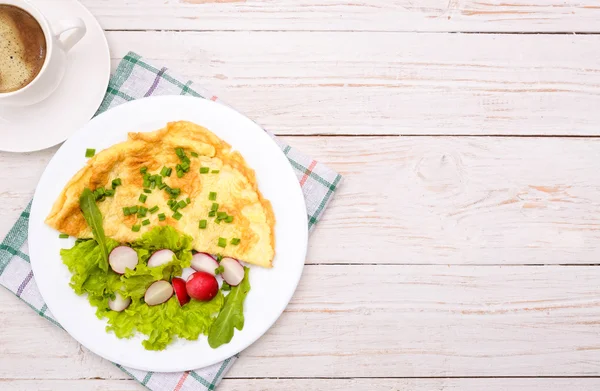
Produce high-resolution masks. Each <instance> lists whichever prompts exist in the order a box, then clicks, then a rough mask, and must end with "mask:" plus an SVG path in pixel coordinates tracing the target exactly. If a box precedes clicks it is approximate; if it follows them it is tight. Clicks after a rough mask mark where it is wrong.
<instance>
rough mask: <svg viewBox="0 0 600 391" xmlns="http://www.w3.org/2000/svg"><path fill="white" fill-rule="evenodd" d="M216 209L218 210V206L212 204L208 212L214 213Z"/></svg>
mask: <svg viewBox="0 0 600 391" xmlns="http://www.w3.org/2000/svg"><path fill="white" fill-rule="evenodd" d="M218 209H219V204H217V203H216V202H213V204H212V205H211V207H210V210H211V211H214V212H216V211H217V210H218Z"/></svg>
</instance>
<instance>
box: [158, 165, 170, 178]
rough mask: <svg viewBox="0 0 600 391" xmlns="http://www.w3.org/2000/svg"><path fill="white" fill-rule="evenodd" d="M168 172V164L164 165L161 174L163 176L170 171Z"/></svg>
mask: <svg viewBox="0 0 600 391" xmlns="http://www.w3.org/2000/svg"><path fill="white" fill-rule="evenodd" d="M168 172H169V167H167V166H164V167H163V168H162V170H160V175H162V176H167V173H168Z"/></svg>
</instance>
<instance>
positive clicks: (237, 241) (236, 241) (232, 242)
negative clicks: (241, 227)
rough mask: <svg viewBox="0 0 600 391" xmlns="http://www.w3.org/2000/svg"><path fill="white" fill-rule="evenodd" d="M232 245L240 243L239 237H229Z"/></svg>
mask: <svg viewBox="0 0 600 391" xmlns="http://www.w3.org/2000/svg"><path fill="white" fill-rule="evenodd" d="M229 243H231V244H232V245H234V246H237V245H238V244H240V239H239V238H233V239H231V241H230V242H229Z"/></svg>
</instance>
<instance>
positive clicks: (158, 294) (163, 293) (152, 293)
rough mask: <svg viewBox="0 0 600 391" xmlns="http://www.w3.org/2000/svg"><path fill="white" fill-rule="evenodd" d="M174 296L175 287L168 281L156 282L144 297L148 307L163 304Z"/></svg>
mask: <svg viewBox="0 0 600 391" xmlns="http://www.w3.org/2000/svg"><path fill="white" fill-rule="evenodd" d="M171 296H173V287H172V286H171V284H169V282H168V281H164V280H162V281H156V282H155V283H153V284H152V285H150V287H148V289H146V294H145V295H144V301H145V302H146V304H148V305H157V304H162V303H164V302H165V301H167V300H169V299H170V298H171Z"/></svg>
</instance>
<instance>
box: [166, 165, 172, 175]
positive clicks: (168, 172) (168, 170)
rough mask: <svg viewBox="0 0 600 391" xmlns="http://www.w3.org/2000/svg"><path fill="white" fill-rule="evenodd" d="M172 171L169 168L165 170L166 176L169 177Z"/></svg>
mask: <svg viewBox="0 0 600 391" xmlns="http://www.w3.org/2000/svg"><path fill="white" fill-rule="evenodd" d="M172 172H173V169H172V168H171V167H169V168H167V176H171V173H172Z"/></svg>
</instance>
